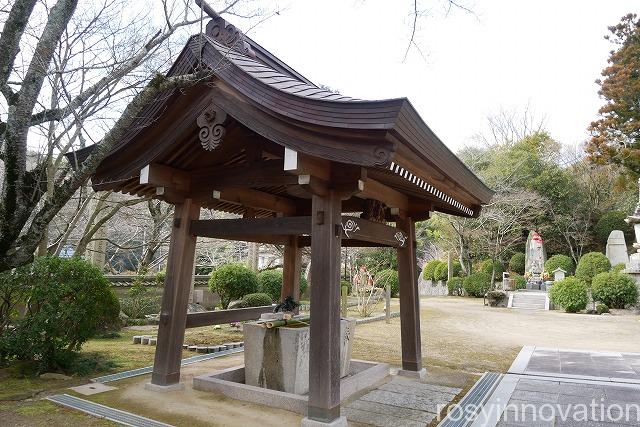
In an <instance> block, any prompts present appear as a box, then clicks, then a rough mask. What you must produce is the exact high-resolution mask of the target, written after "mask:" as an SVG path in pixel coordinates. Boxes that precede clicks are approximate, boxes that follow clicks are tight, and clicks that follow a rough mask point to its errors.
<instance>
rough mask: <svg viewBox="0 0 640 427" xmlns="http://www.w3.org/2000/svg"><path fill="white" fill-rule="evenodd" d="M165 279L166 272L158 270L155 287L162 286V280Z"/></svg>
mask: <svg viewBox="0 0 640 427" xmlns="http://www.w3.org/2000/svg"><path fill="white" fill-rule="evenodd" d="M166 278H167V270H160V271H158V272H157V273H156V286H164V280H165V279H166Z"/></svg>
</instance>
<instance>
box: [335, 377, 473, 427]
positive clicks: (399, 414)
mask: <svg viewBox="0 0 640 427" xmlns="http://www.w3.org/2000/svg"><path fill="white" fill-rule="evenodd" d="M460 391H461V390H460V389H458V388H452V387H445V386H440V385H433V384H427V383H424V382H420V381H418V380H412V379H408V378H402V377H393V379H392V380H391V381H390V382H388V383H386V384H384V385H383V386H381V387H378V388H377V389H376V390H373V391H371V392H369V393H367V394H365V395H364V396H362V397H361V398H360V399H358V400H356V401H355V402H353V403H351V404H350V405H348V406H347V407H346V408H344V409H343V412H344V415H346V417H347V419H348V420H349V421H354V422H358V423H363V424H370V425H374V426H381V427H387V426H394V427H414V426H415V427H418V426H421V427H423V426H425V425H427V424H429V423H430V422H431V421H432V420H433V419H434V418H435V417H436V416H437V411H438V408H439V405H441V406H440V407H444V406H446V405H447V404H448V403H449V402H451V400H453V398H454V397H455V396H456V395H457V394H458V393H460Z"/></svg>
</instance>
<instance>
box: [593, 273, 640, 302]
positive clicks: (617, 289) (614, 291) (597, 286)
mask: <svg viewBox="0 0 640 427" xmlns="http://www.w3.org/2000/svg"><path fill="white" fill-rule="evenodd" d="M591 291H592V295H593V299H594V300H595V301H600V302H601V303H604V304H606V305H607V306H609V307H611V308H625V306H626V305H635V304H636V303H637V302H638V288H637V286H636V282H635V280H634V279H633V277H631V276H629V275H628V274H625V273H616V272H612V273H600V274H598V275H596V277H594V278H593V282H592V284H591Z"/></svg>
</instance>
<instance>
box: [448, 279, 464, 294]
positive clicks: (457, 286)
mask: <svg viewBox="0 0 640 427" xmlns="http://www.w3.org/2000/svg"><path fill="white" fill-rule="evenodd" d="M462 283H463V280H462V277H452V278H451V279H449V280H447V289H448V290H449V295H453V296H460V295H462V292H463V291H464V287H463V286H462Z"/></svg>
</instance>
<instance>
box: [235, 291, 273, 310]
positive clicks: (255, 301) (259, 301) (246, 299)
mask: <svg viewBox="0 0 640 427" xmlns="http://www.w3.org/2000/svg"><path fill="white" fill-rule="evenodd" d="M242 302H243V303H244V304H243V306H244V307H262V306H263V305H271V303H272V301H271V295H269V294H265V293H262V292H256V293H255V294H247V295H245V296H243V297H242Z"/></svg>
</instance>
